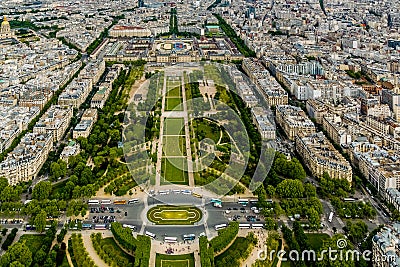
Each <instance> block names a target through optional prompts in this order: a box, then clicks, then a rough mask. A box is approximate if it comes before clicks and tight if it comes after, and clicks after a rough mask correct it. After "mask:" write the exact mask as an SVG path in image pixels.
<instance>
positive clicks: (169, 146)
mask: <svg viewBox="0 0 400 267" xmlns="http://www.w3.org/2000/svg"><path fill="white" fill-rule="evenodd" d="M163 155H164V156H167V157H168V156H186V145H185V137H184V136H177V135H174V136H164V140H163Z"/></svg>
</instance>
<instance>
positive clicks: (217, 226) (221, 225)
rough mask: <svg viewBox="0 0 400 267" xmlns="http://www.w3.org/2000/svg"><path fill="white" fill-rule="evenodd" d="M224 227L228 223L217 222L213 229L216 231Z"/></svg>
mask: <svg viewBox="0 0 400 267" xmlns="http://www.w3.org/2000/svg"><path fill="white" fill-rule="evenodd" d="M226 227H228V225H227V224H226V223H223V224H218V225H216V226H214V228H215V231H218V230H221V229H224V228H226Z"/></svg>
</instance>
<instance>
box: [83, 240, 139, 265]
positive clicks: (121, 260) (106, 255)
mask: <svg viewBox="0 0 400 267" xmlns="http://www.w3.org/2000/svg"><path fill="white" fill-rule="evenodd" d="M90 239H91V240H92V243H93V247H94V249H95V250H96V252H97V254H98V255H99V256H100V258H101V259H102V260H103V261H104V262H105V263H107V264H108V265H109V266H126V267H133V262H132V261H130V260H129V259H127V258H125V257H122V256H121V255H120V254H119V251H117V250H116V249H115V247H114V246H112V245H111V244H107V243H105V242H103V238H102V237H101V233H96V234H94V233H93V234H91V235H90Z"/></svg>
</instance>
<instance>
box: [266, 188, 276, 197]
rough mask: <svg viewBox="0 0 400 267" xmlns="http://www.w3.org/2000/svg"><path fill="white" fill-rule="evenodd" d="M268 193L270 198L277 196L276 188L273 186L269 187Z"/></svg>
mask: <svg viewBox="0 0 400 267" xmlns="http://www.w3.org/2000/svg"><path fill="white" fill-rule="evenodd" d="M266 191H267V195H268V196H269V197H271V198H273V197H274V196H275V187H273V186H272V185H268V186H267V189H266Z"/></svg>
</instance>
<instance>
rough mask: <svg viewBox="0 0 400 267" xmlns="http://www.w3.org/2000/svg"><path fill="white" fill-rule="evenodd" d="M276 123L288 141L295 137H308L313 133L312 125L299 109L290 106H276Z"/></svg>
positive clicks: (313, 127)
mask: <svg viewBox="0 0 400 267" xmlns="http://www.w3.org/2000/svg"><path fill="white" fill-rule="evenodd" d="M276 122H277V123H278V124H279V126H280V127H281V128H282V129H283V131H284V132H285V134H286V136H287V137H288V138H289V139H290V140H295V138H296V136H298V135H300V136H308V135H310V134H313V133H315V125H314V123H313V122H312V121H311V120H310V119H309V118H308V117H307V115H306V114H305V113H304V111H303V110H302V109H301V108H299V107H294V106H290V105H278V106H276Z"/></svg>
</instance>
